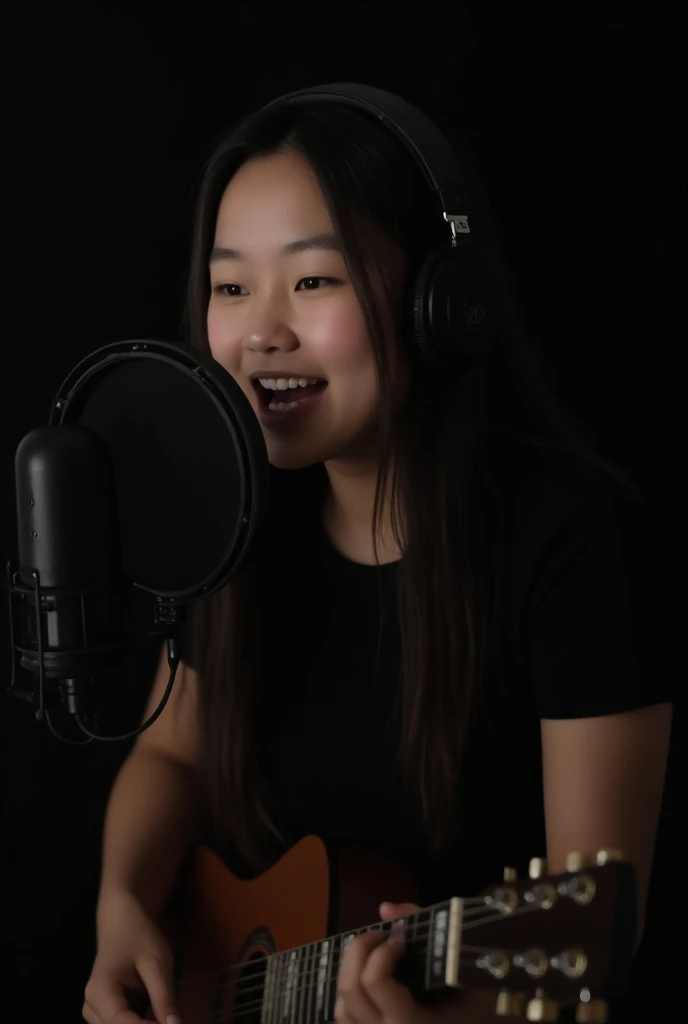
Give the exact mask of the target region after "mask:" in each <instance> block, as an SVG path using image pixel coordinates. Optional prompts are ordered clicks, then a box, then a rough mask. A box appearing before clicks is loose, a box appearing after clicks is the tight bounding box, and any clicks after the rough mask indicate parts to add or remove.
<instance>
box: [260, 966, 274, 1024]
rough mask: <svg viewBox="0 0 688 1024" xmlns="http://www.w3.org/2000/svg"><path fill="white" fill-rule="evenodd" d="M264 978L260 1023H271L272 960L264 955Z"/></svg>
mask: <svg viewBox="0 0 688 1024" xmlns="http://www.w3.org/2000/svg"><path fill="white" fill-rule="evenodd" d="M266 960H267V964H266V967H265V980H264V981H263V1000H262V1005H261V1008H260V1024H271V1022H270V1016H271V1013H272V976H273V971H274V960H273V958H272V957H271V956H268V957H266Z"/></svg>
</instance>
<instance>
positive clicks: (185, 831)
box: [98, 748, 202, 919]
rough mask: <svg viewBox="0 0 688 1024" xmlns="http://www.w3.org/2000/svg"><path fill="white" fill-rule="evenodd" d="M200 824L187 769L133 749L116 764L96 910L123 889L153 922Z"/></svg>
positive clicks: (194, 789) (199, 807) (197, 793)
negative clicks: (131, 895)
mask: <svg viewBox="0 0 688 1024" xmlns="http://www.w3.org/2000/svg"><path fill="white" fill-rule="evenodd" d="M201 823H202V800H201V796H200V791H199V787H198V783H197V781H196V778H195V775H194V773H193V771H192V770H191V769H190V768H187V767H185V766H184V765H182V764H181V763H176V762H174V761H172V760H170V759H167V758H165V757H163V756H162V755H159V754H157V753H154V752H149V751H146V750H143V749H141V748H138V749H135V750H134V751H133V752H132V753H131V754H130V756H129V757H128V759H127V760H126V761H125V762H124V764H123V765H122V768H121V769H120V772H119V775H118V776H117V779H116V780H115V784H114V786H113V789H112V793H111V795H110V800H109V803H108V809H107V814H106V818H105V834H104V839H103V869H102V876H101V886H100V895H99V901H98V906H99V910H100V909H101V907H102V906H104V904H105V903H106V902H107V899H108V897H109V896H110V895H111V894H113V893H116V892H121V891H123V890H124V891H127V892H130V893H132V894H133V895H134V896H135V897H136V898H137V899H138V900H139V901H140V902H141V903H142V905H143V906H144V907H145V908H146V910H147V912H148V913H149V914H150V915H151V916H152V917H153V918H156V919H157V918H158V917H159V916H160V914H161V913H162V911H163V909H164V907H165V904H166V902H167V900H168V898H169V896H170V894H171V892H172V889H173V888H174V885H175V882H176V880H177V877H178V875H179V871H180V869H181V866H182V862H183V860H184V857H185V856H186V853H187V851H188V849H189V847H190V846H191V844H192V843H193V842H194V841H195V840H196V838H197V837H198V834H199V831H200V828H201Z"/></svg>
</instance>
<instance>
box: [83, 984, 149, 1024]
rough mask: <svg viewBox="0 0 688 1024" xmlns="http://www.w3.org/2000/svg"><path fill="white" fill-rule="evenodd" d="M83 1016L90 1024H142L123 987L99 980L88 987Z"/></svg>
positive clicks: (85, 994)
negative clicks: (130, 1005) (131, 1007)
mask: <svg viewBox="0 0 688 1024" xmlns="http://www.w3.org/2000/svg"><path fill="white" fill-rule="evenodd" d="M81 1015H82V1017H83V1018H84V1020H86V1021H88V1024H141V1018H140V1017H139V1016H138V1014H136V1013H134V1011H133V1010H132V1009H130V1007H129V1003H128V1001H127V999H126V997H125V995H124V991H123V990H122V988H121V986H120V985H113V984H112V983H111V982H107V981H101V980H99V979H98V978H95V979H94V980H93V981H89V983H88V984H87V986H86V991H85V993H84V1006H83V1009H82V1011H81Z"/></svg>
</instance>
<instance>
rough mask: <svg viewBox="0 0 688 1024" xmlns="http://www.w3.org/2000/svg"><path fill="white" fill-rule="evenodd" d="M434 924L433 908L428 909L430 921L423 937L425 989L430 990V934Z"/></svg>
mask: <svg viewBox="0 0 688 1024" xmlns="http://www.w3.org/2000/svg"><path fill="white" fill-rule="evenodd" d="M434 922H435V908H434V907H431V908H430V920H429V922H428V934H427V935H426V937H425V988H430V969H431V961H432V941H431V940H432V933H433V930H434Z"/></svg>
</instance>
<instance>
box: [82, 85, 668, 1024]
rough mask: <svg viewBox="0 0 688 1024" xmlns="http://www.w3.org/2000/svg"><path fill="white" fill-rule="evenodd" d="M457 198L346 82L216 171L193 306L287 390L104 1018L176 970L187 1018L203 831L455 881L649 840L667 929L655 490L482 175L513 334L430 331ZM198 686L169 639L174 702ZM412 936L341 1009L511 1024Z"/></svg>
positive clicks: (472, 884)
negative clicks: (578, 363) (546, 304)
mask: <svg viewBox="0 0 688 1024" xmlns="http://www.w3.org/2000/svg"><path fill="white" fill-rule="evenodd" d="M436 204H437V200H436V198H435V197H434V196H433V195H432V194H431V192H430V190H429V189H428V187H427V184H426V182H425V180H424V179H423V178H422V176H421V173H420V171H419V169H418V167H417V165H416V163H415V162H414V161H413V160H412V159H411V157H410V155H409V153H408V152H407V151H406V149H405V148H404V147H402V145H401V144H400V143H399V141H398V140H397V139H396V138H394V137H393V136H392V134H391V133H390V132H389V131H388V130H386V129H385V128H383V127H382V126H381V125H380V124H378V123H376V121H375V119H374V118H370V117H368V116H366V115H364V114H363V113H361V112H360V111H357V110H354V109H352V108H351V107H349V106H347V105H345V104H340V103H335V102H328V103H323V102H310V103H299V104H297V105H284V104H277V105H275V106H271V107H269V108H266V109H265V110H263V111H260V112H258V113H257V114H256V115H254V116H252V117H250V118H248V119H246V120H245V121H244V122H243V123H242V124H241V125H239V126H238V127H237V128H236V129H235V130H234V131H233V132H232V133H231V134H230V135H229V136H228V137H227V138H226V139H225V140H224V141H223V142H222V144H221V145H220V146H219V148H218V150H217V152H216V153H215V155H214V156H213V158H212V159H211V161H210V163H209V165H208V167H207V169H206V174H205V178H204V181H203V185H202V188H201V193H200V198H199V203H198V210H197V218H196V227H195V234H194V242H193V251H192V258H191V274H190V287H189V301H188V332H189V337H190V340H191V342H192V344H194V345H196V346H198V347H200V348H202V349H205V350H209V351H210V352H211V353H212V355H213V356H214V358H215V359H216V360H217V361H218V362H220V363H221V364H222V365H223V366H224V367H225V368H226V369H227V370H228V371H229V372H230V373H231V374H232V376H233V377H234V379H235V380H236V381H237V382H238V384H239V385H240V386H241V388H242V389H243V391H244V393H245V394H246V396H247V397H248V399H249V401H250V402H251V404H252V406H253V408H254V410H255V412H256V415H257V417H258V419H259V421H260V423H261V426H262V429H263V433H264V437H265V441H266V445H267V449H268V454H269V458H270V463H271V465H272V467H273V475H274V481H273V483H274V486H273V490H272V500H271V510H270V516H269V522H268V524H267V526H266V529H265V534H264V541H263V544H262V545H261V547H260V550H259V551H258V552H257V553H256V557H255V558H254V559H253V562H252V564H251V565H250V566H247V567H246V569H245V570H244V571H243V572H242V574H241V576H240V578H238V579H237V580H236V581H234V582H233V583H232V584H231V586H230V587H228V588H227V589H226V590H225V591H224V592H222V593H220V594H218V595H216V596H214V597H212V598H210V599H209V600H208V601H207V602H205V603H204V604H202V605H198V606H196V607H195V608H194V614H193V616H192V621H191V636H190V640H191V642H190V645H189V648H188V651H187V657H186V659H185V662H184V663H183V664H182V667H181V670H180V676H181V685H179V686H178V687H176V688H175V691H173V696H172V698H171V700H170V706H169V707H167V708H166V709H165V711H164V713H163V714H162V715H161V716H160V718H159V719H158V720H157V721H156V722H155V724H154V725H153V726H152V727H151V728H149V729H148V730H147V731H145V732H144V733H143V734H142V735H141V736H140V737H139V738H138V741H137V743H136V745H135V747H134V749H133V751H132V753H131V754H130V756H129V757H128V759H127V760H126V762H125V763H124V765H123V767H122V769H121V771H120V773H119V776H118V778H117V780H116V783H115V786H114V788H113V792H112V795H111V798H110V803H109V807H108V813H107V820H106V827H105V840H104V861H103V873H102V884H101V890H100V896H99V901H98V909H97V935H98V953H97V958H96V961H95V964H94V967H93V971H92V975H91V978H90V979H89V982H88V984H87V986H86V995H85V1003H84V1009H83V1015H84V1018H85V1020H87V1021H88V1022H89V1024H131V1022H133V1021H138V1020H139V1017H137V1016H136V1014H135V1013H134V1012H133V1010H132V1009H131V1005H132V1004H131V1001H130V1000H131V993H133V992H137V991H138V992H141V991H144V990H145V991H146V992H147V994H148V996H149V997H150V1000H151V1003H152V1007H153V1010H154V1012H155V1014H156V1019H157V1020H158V1021H160V1022H161V1024H162V1022H163V1021H166V1022H167V1024H176V1020H177V1018H176V1016H175V1014H176V1011H175V1004H174V994H173V990H172V985H171V965H170V954H169V950H167V948H166V947H165V944H164V942H163V939H162V937H161V934H160V932H159V931H158V927H157V923H156V922H157V921H158V919H159V917H160V914H161V912H162V909H163V907H164V905H165V903H166V901H167V899H168V897H169V895H170V893H171V892H172V890H173V888H174V885H175V881H176V879H177V877H178V874H179V871H180V868H181V865H182V861H183V860H184V858H185V855H186V853H187V851H188V850H189V847H190V845H191V844H192V843H193V842H195V841H197V840H198V839H199V837H201V836H203V837H204V838H206V839H210V840H212V841H213V842H214V843H215V844H216V846H217V847H218V848H219V849H220V850H221V851H222V853H223V855H224V856H225V858H226V859H227V861H228V863H229V864H230V866H231V867H232V868H233V870H235V871H236V872H239V873H244V874H245V875H250V874H251V873H254V874H255V873H257V872H259V871H261V870H262V869H264V868H265V867H266V866H268V865H269V864H270V863H271V862H272V861H274V860H275V859H276V858H277V857H278V856H279V855H280V853H282V852H284V850H285V849H287V848H288V846H289V845H290V844H291V843H293V842H295V841H296V840H298V839H299V838H300V837H301V836H303V835H305V834H308V833H316V834H319V835H321V836H323V837H324V838H326V839H329V840H331V841H337V840H346V841H347V842H350V843H362V844H367V845H371V846H377V847H380V848H382V849H384V850H388V851H390V852H393V853H395V854H400V855H402V856H404V857H406V858H407V859H410V860H411V861H412V862H413V863H414V865H415V867H416V870H417V875H418V879H419V885H420V893H421V896H422V899H423V903H424V904H429V903H431V902H433V901H435V900H439V899H443V898H447V897H448V896H450V895H457V894H459V895H463V894H470V893H471V892H475V891H477V890H478V889H479V888H480V887H481V886H483V885H485V884H487V883H489V882H491V881H495V880H496V879H498V878H499V877H500V874H501V870H502V868H503V866H504V865H506V864H510V865H514V866H515V867H517V868H519V869H520V870H523V868H524V866H525V865H526V864H527V862H528V859H529V858H530V857H531V856H533V855H540V854H542V853H543V852H544V851H545V850H546V853H547V857H548V862H549V869H550V870H551V871H552V872H556V871H559V870H563V868H564V862H565V858H566V855H567V853H568V852H569V851H570V850H593V851H594V850H596V849H600V848H605V847H612V848H620V849H622V850H623V851H624V852H625V855H626V856H627V857H628V858H629V859H630V860H632V861H633V863H634V864H635V866H636V868H637V879H638V895H639V906H640V915H639V927H638V934H637V940H638V941H639V940H640V936H641V934H642V922H643V911H644V906H645V899H646V893H647V886H648V878H649V874H650V867H651V862H652V856H653V849H654V842H655V834H656V828H657V820H658V814H659V808H660V802H661V794H662V787H663V779H664V771H665V762H666V757H667V747H668V740H669V732H670V721H671V704H670V699H671V686H670V684H671V680H670V679H668V678H664V677H662V674H661V673H660V672H658V670H657V666H658V661H657V659H658V652H659V649H660V638H659V621H658V620H659V617H658V616H656V615H653V612H654V610H655V608H656V605H657V602H656V600H655V597H654V594H655V591H654V590H652V589H651V588H652V586H653V578H652V577H651V575H650V573H651V568H652V565H653V555H652V550H651V544H652V536H653V535H652V533H651V531H650V530H649V529H648V523H647V513H646V511H645V510H644V508H643V506H642V504H641V502H640V501H639V500H638V499H637V497H636V496H635V495H634V493H633V491H632V489H631V488H630V487H629V486H628V485H627V484H626V483H625V482H624V480H623V479H622V477H621V474H619V473H618V472H616V471H615V470H614V469H613V468H612V467H609V466H608V465H607V464H605V463H604V461H603V460H601V459H600V458H599V457H598V456H596V455H595V453H594V452H593V451H592V450H591V449H590V448H589V446H588V445H587V443H586V442H585V441H584V439H583V438H582V437H581V435H580V434H579V433H578V432H577V430H576V428H575V427H574V426H573V425H572V423H571V422H570V421H569V419H568V418H567V416H566V415H565V413H564V412H563V411H562V409H561V407H560V406H559V405H558V404H557V402H556V400H555V398H554V397H553V395H552V393H551V391H550V390H549V389H548V386H547V384H546V382H545V378H544V375H543V373H542V370H541V368H540V366H539V364H538V361H537V359H536V357H535V355H534V353H533V351H532V349H531V348H530V347H529V344H528V341H527V338H526V336H525V334H524V332H523V331H522V330H521V328H520V326H519V322H518V316H517V313H516V309H515V305H514V302H513V299H512V297H511V294H510V292H509V289H508V287H507V283H506V276H505V273H504V269H503V267H502V264H501V262H500V258H499V250H498V246H497V244H496V241H495V239H494V237H493V235H492V234H491V232H490V224H489V219H488V217H487V215H486V212H485V208H484V203H481V201H480V193H479V190H478V188H477V183H475V182H474V183H473V206H474V208H473V209H472V211H471V219H472V222H474V225H475V227H476V231H477V233H478V234H479V236H480V238H481V242H482V251H483V257H484V260H485V264H486V266H488V267H489V268H490V271H491V274H492V281H493V290H494V294H495V296H496V298H497V300H498V303H499V314H500V329H499V332H498V336H497V339H496V343H495V344H494V346H493V348H492V350H491V353H490V355H489V356H488V357H483V358H475V359H471V358H468V357H464V358H462V357H457V358H456V359H455V360H454V361H453V362H452V363H451V364H450V365H449V366H448V367H446V368H445V369H443V370H441V371H440V370H438V369H437V367H436V366H432V365H430V363H429V362H428V361H427V359H426V358H425V357H424V356H423V354H422V353H421V351H420V350H419V348H418V346H417V345H416V344H415V343H414V337H413V329H412V317H411V315H410V313H411V310H410V306H409V297H408V295H409V288H410V284H411V282H413V281H414V280H415V278H416V275H417V273H418V268H419V267H420V265H421V264H422V262H423V260H424V258H425V257H426V256H427V254H428V253H429V252H430V251H431V250H433V249H434V248H436V247H438V246H445V247H447V248H448V247H449V237H448V233H447V224H446V223H445V222H444V221H443V220H442V217H441V215H440V210H439V208H438V206H437V205H436ZM166 682H167V664H166V661H165V659H163V661H162V662H161V666H160V671H159V673H158V676H157V678H156V681H155V684H154V687H153V692H152V694H151V698H150V709H149V710H151V709H152V708H153V707H154V706H155V705H156V704H157V703H158V701H159V699H160V695H161V693H162V690H163V689H164V687H165V684H166ZM408 910H409V908H408V907H407V906H406V905H402V906H400V905H397V906H391V907H390V906H383V907H381V914H382V915H383V917H386V918H391V917H394V916H399V915H401V914H404V913H407V912H408ZM399 948H400V947H399V944H398V942H397V943H395V941H394V940H393V939H392V940H389V941H382V937H381V935H380V934H374V933H371V934H369V935H365V936H361V937H359V938H357V939H356V940H354V941H353V942H352V943H351V944H350V945H349V947H348V949H347V952H346V954H345V957H344V959H343V962H342V965H341V969H340V974H339V986H338V991H339V996H340V998H339V1001H338V1004H337V1010H336V1019H337V1021H339V1022H344V1024H375V1022H378V1024H379V1022H384V1024H402V1022H403V1024H409V1022H412V1021H419V1022H420V1021H424V1022H425V1021H437V1020H440V1019H461V1020H467V1021H471V1020H472V1021H479V1020H480V1021H487V1020H492V1019H493V1015H492V1009H491V1007H492V1006H493V1005H494V998H493V997H491V999H490V1009H489V1010H488V1009H486V1008H485V1004H484V1003H483V1002H482V1000H480V999H478V998H477V997H474V998H473V999H469V998H464V999H463V1001H460V1003H459V1006H458V1008H457V1007H453V1008H451V1009H449V1010H447V1009H445V1010H442V1011H440V1010H437V1009H435V1010H428V1009H427V1008H423V1007H421V1006H419V1005H418V1004H416V1003H415V1002H414V1001H413V999H412V998H411V995H410V993H409V992H408V990H407V989H406V988H404V987H403V986H402V985H400V984H399V983H398V982H397V981H396V980H395V979H394V978H393V977H392V974H393V970H394V964H395V962H396V960H397V958H398V956H399ZM443 1014H444V1016H443ZM447 1014H449V1016H447Z"/></svg>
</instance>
